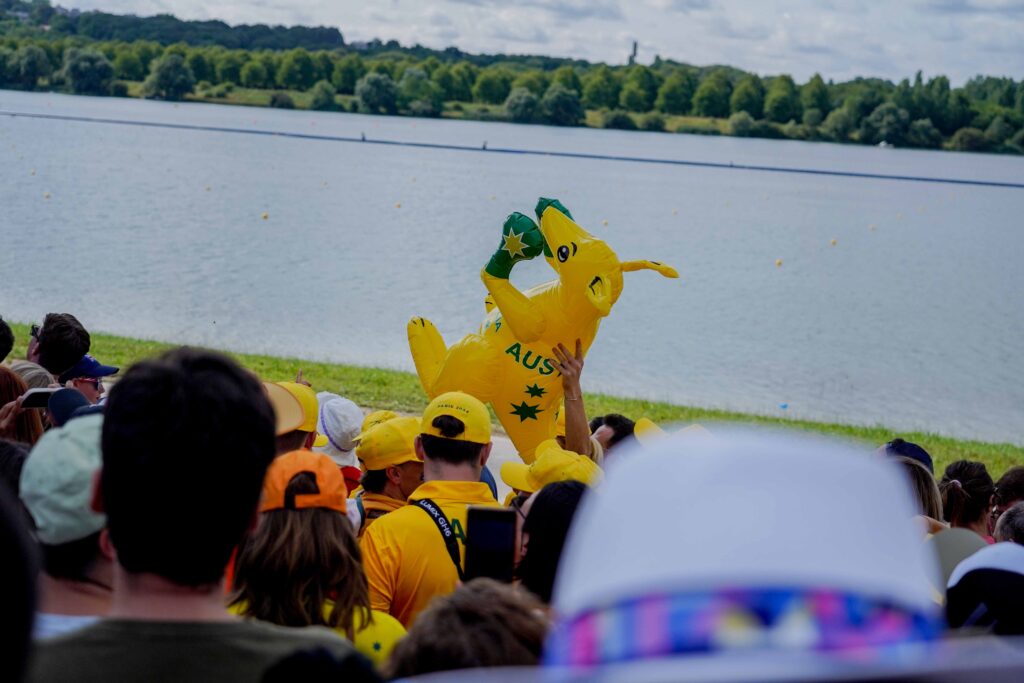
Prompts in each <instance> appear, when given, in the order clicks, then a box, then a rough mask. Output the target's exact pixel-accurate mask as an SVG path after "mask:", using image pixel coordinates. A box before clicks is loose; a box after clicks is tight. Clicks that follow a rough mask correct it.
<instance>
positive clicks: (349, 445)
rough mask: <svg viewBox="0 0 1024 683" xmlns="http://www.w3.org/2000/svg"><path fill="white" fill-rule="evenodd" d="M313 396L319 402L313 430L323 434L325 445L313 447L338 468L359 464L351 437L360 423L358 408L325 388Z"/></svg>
mask: <svg viewBox="0 0 1024 683" xmlns="http://www.w3.org/2000/svg"><path fill="white" fill-rule="evenodd" d="M316 399H317V402H318V403H319V404H320V414H319V415H318V416H317V420H316V430H317V431H318V432H319V433H320V434H322V435H324V436H326V437H327V445H325V446H322V447H320V448H314V449H313V450H314V451H319V452H320V453H325V454H327V455H329V456H330V457H331V459H332V460H334V462H335V463H337V464H338V466H339V467H359V460H358V459H357V458H356V454H355V447H356V444H355V438H356V437H357V436H358V435H359V432H360V430H361V429H362V426H363V411H362V409H360V407H359V406H357V405H356V404H355V403H353V402H352V401H350V400H348V399H347V398H344V397H342V396H339V395H338V394H332V393H331V392H329V391H321V392H320V393H318V394H317V395H316Z"/></svg>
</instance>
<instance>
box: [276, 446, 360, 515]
mask: <svg viewBox="0 0 1024 683" xmlns="http://www.w3.org/2000/svg"><path fill="white" fill-rule="evenodd" d="M302 472H308V473H310V474H312V475H313V476H314V477H315V478H316V485H317V488H318V489H320V493H304V494H299V495H297V496H293V497H291V498H290V499H289V498H288V497H287V496H285V491H286V490H287V489H288V484H289V483H290V482H291V480H292V478H293V477H294V476H295V475H296V474H300V473H302ZM347 498H348V488H347V487H346V486H345V477H344V475H342V473H341V470H340V469H338V466H337V465H336V464H335V462H334V461H333V460H331V458H330V456H327V455H324V454H323V453H314V452H313V451H292V452H291V453H286V454H285V455H282V456H281V457H279V458H275V459H274V461H273V462H272V463H270V467H269V468H268V469H267V476H266V477H265V478H264V479H263V500H262V502H261V503H260V512H267V511H269V510H304V509H309V508H324V509H327V510H336V511H338V512H341V513H342V514H344V513H345V512H346V511H347V509H348V508H347V506H346V503H345V501H346V499H347Z"/></svg>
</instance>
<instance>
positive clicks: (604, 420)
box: [590, 413, 635, 453]
mask: <svg viewBox="0 0 1024 683" xmlns="http://www.w3.org/2000/svg"><path fill="white" fill-rule="evenodd" d="M634 427H635V423H634V422H633V421H632V420H630V419H629V418H628V417H625V416H623V415H619V414H618V413H609V414H607V415H603V416H601V417H595V418H594V419H593V420H591V421H590V433H591V434H593V436H594V438H595V439H597V442H598V443H599V444H601V447H602V448H604V450H605V453H607V452H608V451H609V450H611V449H612V448H614V447H615V445H616V444H618V443H619V442H621V441H622V440H623V439H628V438H629V437H631V436H633V428H634Z"/></svg>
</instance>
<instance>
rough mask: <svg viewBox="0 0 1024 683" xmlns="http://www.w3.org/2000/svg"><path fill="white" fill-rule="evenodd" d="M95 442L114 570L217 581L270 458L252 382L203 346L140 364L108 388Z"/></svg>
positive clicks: (269, 438) (264, 405) (266, 422)
mask: <svg viewBox="0 0 1024 683" xmlns="http://www.w3.org/2000/svg"><path fill="white" fill-rule="evenodd" d="M73 423H74V420H73V421H72V424H73ZM102 444H103V469H102V473H101V477H100V491H101V496H102V504H103V507H104V509H105V510H106V513H107V527H108V529H109V530H110V538H111V540H112V541H113V545H114V548H115V549H116V551H117V561H118V563H119V564H120V566H121V567H122V569H123V570H124V571H125V572H127V573H129V574H142V573H147V574H155V575H157V576H159V577H161V578H163V579H165V580H167V581H170V582H172V583H175V584H178V585H182V586H191V587H208V586H209V587H211V588H212V587H213V586H214V585H216V584H218V583H219V582H220V580H221V578H222V576H223V573H224V568H225V566H226V565H227V562H228V559H229V558H230V556H231V553H232V552H233V550H234V549H235V547H236V546H237V545H238V544H239V542H240V541H241V540H242V537H243V535H244V534H245V532H246V530H247V529H248V528H249V527H250V525H251V524H252V522H253V519H254V516H255V513H256V505H257V503H258V502H259V498H260V490H261V488H262V485H263V475H264V474H265V472H266V470H267V466H268V465H269V464H270V461H271V460H273V458H274V413H273V410H272V409H271V407H270V403H269V401H268V400H267V397H266V395H265V394H264V393H263V390H262V388H261V386H260V383H259V381H257V380H256V379H255V378H254V377H253V376H252V375H250V374H249V373H248V372H247V371H246V370H244V369H243V368H242V367H241V366H239V365H238V364H237V363H236V362H235V361H233V360H232V359H230V358H228V357H227V356H225V355H223V354H220V353H215V352H211V351H200V350H195V349H189V348H180V349H175V350H172V351H169V352H167V353H165V354H163V355H161V356H158V357H156V358H153V359H149V360H144V361H141V362H139V363H137V364H136V365H134V366H133V367H132V368H131V369H129V370H128V372H126V373H125V375H124V378H123V379H121V381H119V382H118V383H117V384H115V385H114V387H113V388H112V389H111V390H110V398H109V399H108V401H107V407H106V411H105V418H104V422H103V440H102Z"/></svg>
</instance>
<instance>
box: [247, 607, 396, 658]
mask: <svg viewBox="0 0 1024 683" xmlns="http://www.w3.org/2000/svg"><path fill="white" fill-rule="evenodd" d="M244 609H245V606H244V605H241V604H239V605H231V606H229V607H228V611H229V612H231V613H232V614H238V615H241V614H242V612H244ZM333 609H334V603H333V602H331V601H330V600H328V601H327V602H326V603H324V618H325V619H326V618H328V617H329V616H330V614H331V610H333ZM372 612H373V621H372V622H371V623H367V620H366V612H365V611H364V610H356V614H355V619H354V620H353V624H352V625H353V627H354V630H355V639H354V641H353V643H352V644H353V645H355V648H356V650H358V651H359V653H360V654H363V655H366V656H367V657H368V658H369V659H370V661H372V662H373V664H374V666H376V667H378V668H380V667H382V666H383V665H384V663H385V662H386V661H388V657H390V656H391V651H392V650H393V649H394V648H395V643H397V642H398V641H399V640H401V639H402V637H403V636H405V627H404V626H402V624H400V623H399V622H398V620H397V619H395V618H394V617H393V616H391V615H390V614H386V613H384V612H378V611H377V610H372ZM335 632H336V633H338V635H340V636H341V637H342V638H346V639H347V636H346V635H345V631H344V630H343V629H340V628H339V629H335Z"/></svg>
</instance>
